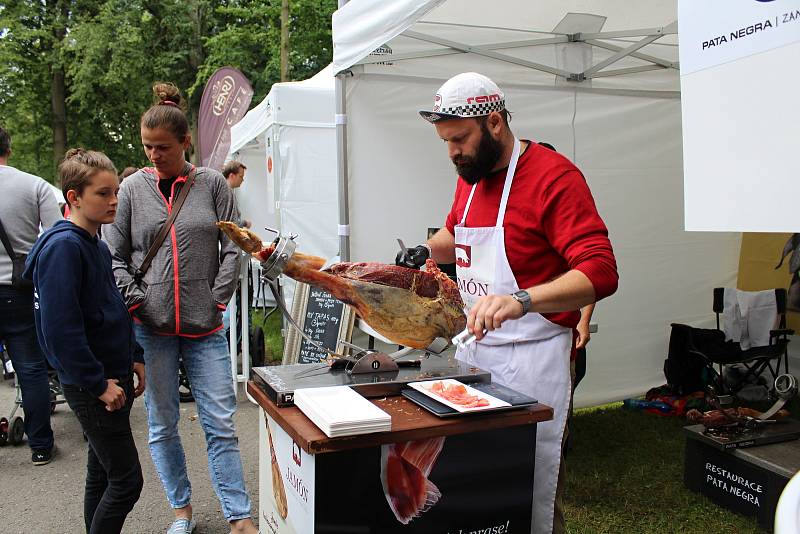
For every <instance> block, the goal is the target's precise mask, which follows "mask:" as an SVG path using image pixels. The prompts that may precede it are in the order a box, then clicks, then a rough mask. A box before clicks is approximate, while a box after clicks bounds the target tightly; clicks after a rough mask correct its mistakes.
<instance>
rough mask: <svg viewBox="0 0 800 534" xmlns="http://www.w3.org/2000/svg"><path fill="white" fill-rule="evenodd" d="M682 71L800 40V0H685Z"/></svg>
mask: <svg viewBox="0 0 800 534" xmlns="http://www.w3.org/2000/svg"><path fill="white" fill-rule="evenodd" d="M678 17H679V21H680V22H679V28H680V61H681V75H684V76H685V75H687V74H690V73H692V72H695V71H698V70H701V69H705V68H708V67H713V66H715V65H719V64H721V63H727V62H729V61H734V60H736V59H740V58H743V57H746V56H750V55H752V54H758V53H759V52H765V51H767V50H772V49H773V48H778V47H780V46H784V45H787V44H790V43H794V42H797V41H800V2H798V1H797V0H680V2H679V4H678Z"/></svg>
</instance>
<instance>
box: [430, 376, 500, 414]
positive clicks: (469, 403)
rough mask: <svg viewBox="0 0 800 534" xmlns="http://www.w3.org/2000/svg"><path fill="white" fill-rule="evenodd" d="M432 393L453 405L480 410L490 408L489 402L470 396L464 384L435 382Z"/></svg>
mask: <svg viewBox="0 0 800 534" xmlns="http://www.w3.org/2000/svg"><path fill="white" fill-rule="evenodd" d="M430 390H431V392H432V393H435V394H437V395H439V396H440V397H442V398H443V399H447V400H448V401H450V402H452V403H453V404H458V405H459V406H463V407H464V408H480V407H483V406H489V401H488V400H486V399H484V398H481V397H479V396H477V395H470V394H469V393H468V392H467V388H465V387H464V386H463V385H462V384H445V383H444V382H434V383H433V384H431V389H430Z"/></svg>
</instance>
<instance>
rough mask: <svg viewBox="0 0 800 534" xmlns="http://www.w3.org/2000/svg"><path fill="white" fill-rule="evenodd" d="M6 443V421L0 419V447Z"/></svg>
mask: <svg viewBox="0 0 800 534" xmlns="http://www.w3.org/2000/svg"><path fill="white" fill-rule="evenodd" d="M6 443H8V419H6V418H5V417H0V446H3V445H5V444H6Z"/></svg>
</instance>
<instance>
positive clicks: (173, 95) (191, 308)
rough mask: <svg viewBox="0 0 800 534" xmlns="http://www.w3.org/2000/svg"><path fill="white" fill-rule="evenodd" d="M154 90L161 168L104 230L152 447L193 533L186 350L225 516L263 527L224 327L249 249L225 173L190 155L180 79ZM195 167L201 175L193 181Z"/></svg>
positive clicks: (125, 194) (148, 122) (151, 118)
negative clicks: (242, 254)
mask: <svg viewBox="0 0 800 534" xmlns="http://www.w3.org/2000/svg"><path fill="white" fill-rule="evenodd" d="M153 90H154V92H155V94H156V96H157V99H158V100H157V102H156V103H155V104H154V105H153V106H151V107H150V109H148V110H147V111H146V112H145V113H144V115H143V116H142V119H141V135H142V145H143V146H144V151H145V154H146V155H147V158H148V159H149V160H150V161H151V162H152V164H153V167H151V168H145V169H141V170H139V171H137V172H136V173H134V174H133V175H131V176H129V177H128V178H127V179H125V181H124V182H123V183H122V184H121V187H120V193H119V206H118V208H117V217H116V219H115V221H114V224H113V225H110V226H108V227H106V228H104V229H103V237H104V238H105V239H106V241H107V242H108V244H109V247H110V248H111V251H112V254H113V259H114V274H115V277H116V280H117V286H118V287H119V288H120V290H121V291H122V294H123V296H124V297H125V300H126V303H127V305H128V307H129V310H130V312H131V314H132V315H133V317H134V320H135V322H136V325H135V330H136V338H137V341H138V342H139V344H140V345H141V346H142V348H143V349H144V359H145V362H146V364H147V365H146V367H145V369H146V372H147V377H146V378H147V385H148V388H147V391H146V392H145V406H146V407H147V415H148V424H149V443H150V454H151V456H152V458H153V463H154V464H155V467H156V470H157V471H158V474H159V476H160V478H161V481H162V483H163V485H164V490H165V491H166V494H167V499H168V500H169V503H170V505H171V506H172V508H173V509H174V511H175V522H174V523H173V524H172V525H171V526H170V528H169V530H168V531H167V532H168V534H185V533H190V532H191V531H192V530H193V529H194V526H195V522H194V521H193V520H192V506H191V502H190V497H191V485H190V483H189V479H188V476H187V472H186V461H185V457H184V452H183V446H182V445H181V440H180V436H179V435H178V418H179V415H180V412H179V394H178V365H179V358H181V359H182V360H183V363H184V366H185V367H186V372H187V374H188V376H189V380H190V381H191V383H192V393H193V395H194V398H195V401H196V403H197V411H198V415H199V416H200V422H201V424H202V427H203V431H204V432H205V437H206V444H207V450H208V463H209V471H210V473H211V481H212V483H213V486H214V489H215V491H216V493H217V496H218V497H219V500H220V504H221V506H222V511H223V513H224V515H225V519H226V520H228V521H229V522H230V525H231V529H232V531H233V532H254V533H255V532H257V530H256V528H255V526H254V524H253V521H252V519H251V515H250V497H249V496H248V494H247V491H246V489H245V485H244V474H243V471H242V462H241V456H240V453H239V445H238V440H237V438H236V433H235V429H234V425H233V414H234V412H235V410H236V397H235V392H234V389H233V378H232V375H231V367H230V358H229V355H228V344H227V341H226V339H225V336H224V334H223V333H222V312H223V310H224V309H225V303H227V302H228V301H229V300H230V298H231V295H232V294H233V291H234V289H235V287H236V279H237V273H238V267H239V253H238V251H237V249H236V247H235V245H233V243H231V241H230V240H229V239H228V238H227V237H226V236H225V235H224V234H223V233H222V232H220V231H219V230H218V229H217V228H216V226H215V223H216V222H217V221H220V220H231V219H234V218H235V217H236V216H237V214H236V208H235V206H234V201H233V195H232V193H231V190H230V188H229V187H228V184H227V183H226V182H225V179H224V178H223V177H222V175H221V174H220V173H219V172H217V171H215V170H213V169H209V168H205V167H198V168H195V167H194V166H193V165H192V164H191V163H189V162H187V161H186V159H185V151H186V150H187V149H188V148H189V146H190V144H191V134H190V133H189V123H188V121H187V119H186V116H185V114H184V112H183V111H182V109H181V96H180V93H179V92H178V90H177V88H176V87H175V86H174V85H172V84H156V85H155V87H154V88H153ZM192 173H194V179H193V181H191V180H190V181H189V182H187V178H189V177H190V176H191V175H192ZM187 183H188V185H187ZM183 187H190V189H189V193H188V195H187V196H186V200H185V202H184V205H183V207H182V208H181V210H180V212H179V215H178V216H177V218H176V219H175V222H174V223H173V225H172V228H171V229H170V231H169V233H168V234H167V236H166V238H165V239H164V241H163V243H162V244H161V246H160V248H159V249H158V251H157V253H156V254H155V256H154V257H153V260H152V263H151V265H150V268H149V269H148V270H147V271H146V273H145V274H144V275H143V276H142V275H141V272H137V271H139V267H140V266H141V265H142V261H143V260H144V258H145V256H146V255H147V251H148V250H149V248H150V246H151V244H152V243H153V241H154V239H155V236H156V234H158V232H159V230H160V229H161V228H162V226H163V225H164V223H165V221H166V219H167V217H168V216H169V214H170V212H171V210H172V206H173V202H174V200H175V199H177V197H178V194H179V193H180V190H181V188H183Z"/></svg>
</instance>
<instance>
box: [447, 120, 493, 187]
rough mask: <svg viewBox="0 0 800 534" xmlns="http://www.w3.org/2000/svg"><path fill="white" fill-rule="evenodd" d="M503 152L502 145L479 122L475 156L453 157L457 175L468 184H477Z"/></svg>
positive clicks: (484, 125)
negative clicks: (479, 134)
mask: <svg viewBox="0 0 800 534" xmlns="http://www.w3.org/2000/svg"><path fill="white" fill-rule="evenodd" d="M502 153H503V145H501V144H500V141H498V140H496V139H495V138H494V137H492V134H491V133H489V129H488V128H487V127H486V124H485V123H484V124H481V141H480V143H479V144H478V152H477V154H475V156H464V155H462V156H459V157H457V158H454V159H453V164H454V165H455V166H456V170H457V171H458V174H459V176H461V178H463V179H464V181H465V182H467V183H468V184H470V185H474V184H477V183H478V182H480V181H481V178H483V177H484V176H486V175H487V174H489V173H490V172H491V171H492V169H494V168H495V166H497V161H498V160H499V159H500V155H501V154H502Z"/></svg>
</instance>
